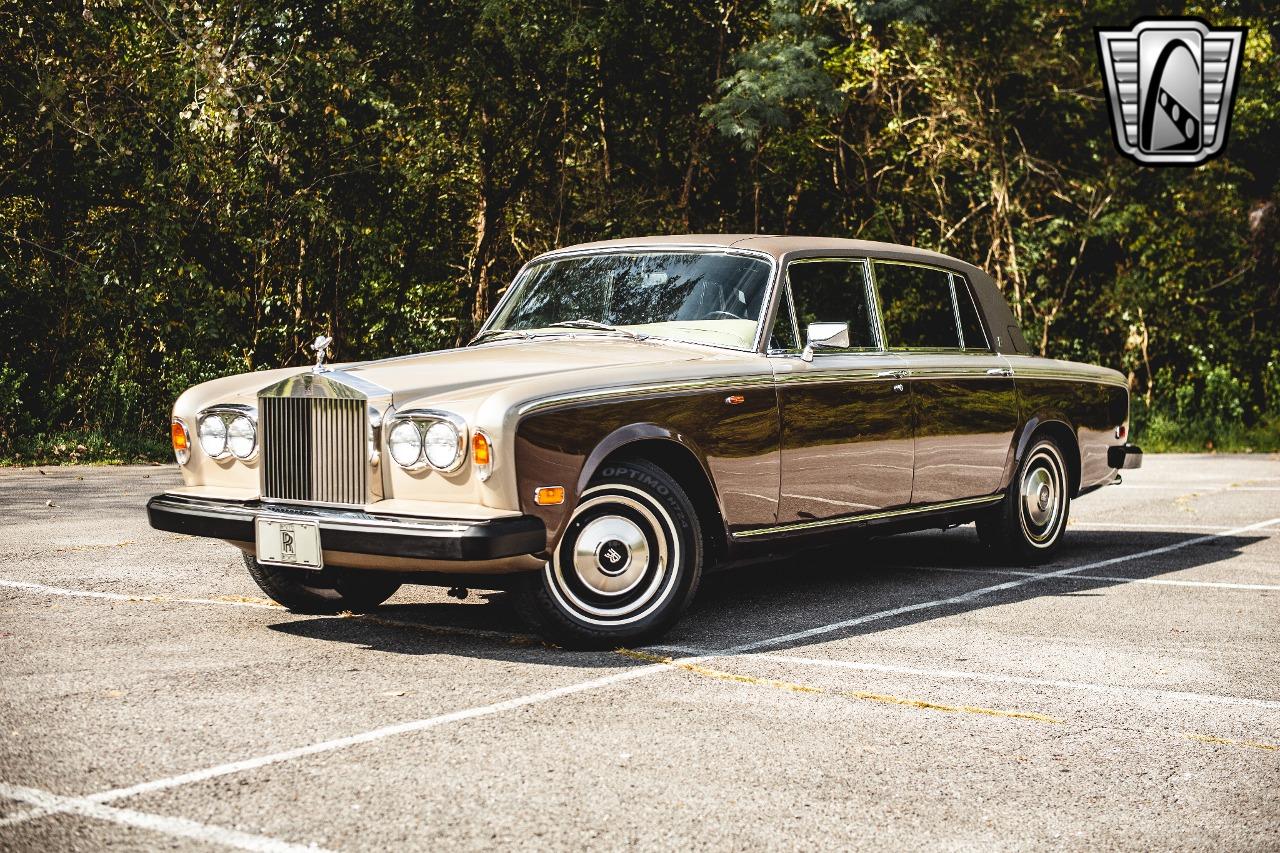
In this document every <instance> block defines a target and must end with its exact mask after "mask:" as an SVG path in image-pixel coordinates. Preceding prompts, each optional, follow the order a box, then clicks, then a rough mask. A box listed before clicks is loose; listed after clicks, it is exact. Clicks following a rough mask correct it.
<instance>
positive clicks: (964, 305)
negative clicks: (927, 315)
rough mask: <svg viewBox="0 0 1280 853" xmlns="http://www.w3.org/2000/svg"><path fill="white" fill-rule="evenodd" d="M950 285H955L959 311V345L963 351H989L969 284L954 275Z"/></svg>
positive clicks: (985, 334)
mask: <svg viewBox="0 0 1280 853" xmlns="http://www.w3.org/2000/svg"><path fill="white" fill-rule="evenodd" d="M951 283H952V284H954V285H955V288H956V307H957V308H958V309H960V334H961V335H963V336H964V340H963V341H961V342H960V343H961V344H962V345H963V346H964V348H965V349H979V350H988V349H990V348H991V347H990V346H988V345H987V333H986V332H984V331H983V330H982V321H981V320H980V319H978V307H977V305H976V304H975V303H974V301H973V291H972V290H970V289H969V283H968V282H966V281H965V280H964V278H963V277H961V276H958V275H955V274H954V273H953V274H952V276H951Z"/></svg>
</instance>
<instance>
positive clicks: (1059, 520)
mask: <svg viewBox="0 0 1280 853" xmlns="http://www.w3.org/2000/svg"><path fill="white" fill-rule="evenodd" d="M1070 482H1071V481H1070V479H1069V478H1068V476H1067V466H1066V463H1065V462H1064V460H1063V457H1062V450H1061V449H1060V448H1059V447H1058V445H1057V443H1056V442H1054V441H1053V439H1050V438H1042V439H1040V440H1039V441H1036V442H1035V443H1034V444H1033V445H1032V446H1031V449H1030V450H1028V451H1027V454H1026V456H1024V457H1023V460H1022V464H1021V465H1019V466H1018V473H1017V475H1016V476H1015V477H1014V479H1013V482H1012V483H1010V485H1009V490H1008V491H1007V492H1006V493H1005V496H1004V500H1002V501H1001V502H1000V503H999V504H998V505H997V506H995V507H993V508H992V509H990V510H988V511H987V512H986V513H984V514H983V515H981V516H979V517H978V536H979V538H980V539H981V540H982V541H983V543H985V544H986V545H987V546H988V547H990V548H991V549H992V550H994V551H995V552H996V553H997V554H999V555H1000V556H1002V557H1004V558H1006V559H1008V560H1011V561H1013V562H1015V563H1019V564H1023V563H1042V562H1045V561H1047V560H1049V559H1051V558H1052V556H1053V553H1054V552H1055V551H1056V550H1057V549H1058V546H1059V545H1060V544H1061V542H1062V532H1063V531H1064V530H1065V529H1066V527H1067V516H1068V515H1069V514H1070V512H1071V491H1070Z"/></svg>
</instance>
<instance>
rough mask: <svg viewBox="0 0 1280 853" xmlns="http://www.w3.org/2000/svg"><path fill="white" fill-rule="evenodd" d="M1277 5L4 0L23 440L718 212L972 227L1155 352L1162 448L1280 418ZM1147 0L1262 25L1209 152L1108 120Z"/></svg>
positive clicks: (408, 331) (85, 437) (1069, 327)
mask: <svg viewBox="0 0 1280 853" xmlns="http://www.w3.org/2000/svg"><path fill="white" fill-rule="evenodd" d="M1274 11H1275V10H1274V8H1270V13H1268V7H1267V4H1265V3H1257V4H1249V3H1242V4H1235V3H1224V4H1222V5H1221V6H1213V7H1197V6H1184V5H1181V4H1176V3H1175V4H1169V5H1161V6H1159V7H1158V8H1157V7H1152V6H1150V5H1139V4H1135V3H1129V2H1112V1H1111V0H1103V2H1091V3H1087V4H1078V3H1037V2H1032V0H979V2H976V3H970V2H958V0H956V1H955V2H926V1H925V0H806V2H803V3H802V2H800V1H799V0H718V2H714V3H701V2H699V3H684V2H675V0H611V2H603V0H596V2H582V0H562V2H552V0H442V2H405V0H398V1H397V0H347V2H340V3H306V4H299V3H290V2H263V3H255V4H221V3H212V2H197V1H196V0H141V2H123V0H102V2H84V3H65V2H62V3H49V4H44V3H19V4H17V5H5V6H2V7H0V65H2V68H0V103H2V104H3V109H2V110H0V293H2V294H3V299H2V301H0V340H3V341H4V345H3V346H4V354H3V360H2V361H0V457H9V458H13V456H14V455H15V454H21V456H22V457H23V458H27V459H30V458H31V456H32V454H38V455H44V456H48V455H51V454H53V455H57V454H59V453H61V454H62V455H63V456H64V457H69V456H71V455H73V454H74V455H78V456H86V455H88V456H93V455H107V456H110V455H112V454H116V455H119V454H120V453H126V454H127V453H130V452H134V451H135V450H136V449H137V448H138V447H139V446H140V442H139V437H140V436H144V437H154V440H153V442H152V443H154V442H155V441H163V437H164V433H165V424H166V420H167V411H168V407H169V405H170V404H171V401H172V399H173V397H174V396H176V394H177V393H179V392H180V391H181V390H182V389H183V388H184V387H186V386H188V385H190V384H191V383H194V382H197V381H200V380H202V379H205V378H208V377H212V376H215V375H218V374H223V373H227V372H231V371H242V370H248V369H256V368H263V367H275V366H279V365H283V364H288V363H300V362H301V361H303V360H304V352H303V345H304V343H305V342H306V341H307V340H309V339H310V338H311V337H313V336H314V335H315V334H316V332H317V331H318V330H321V329H325V330H329V331H330V332H331V333H332V334H333V335H334V336H335V337H336V339H337V343H336V352H337V356H338V357H339V358H340V359H350V358H356V357H366V356H378V355H387V354H392V353H404V352H409V351H418V350H425V349H432V348H438V347H442V346H449V345H452V344H454V343H455V342H457V341H464V340H466V339H467V338H468V336H469V335H470V334H471V333H472V331H473V330H474V329H475V327H476V324H477V323H478V322H480V320H482V319H483V317H484V316H485V315H486V314H487V312H488V311H489V310H490V309H491V308H492V306H493V304H494V302H495V300H496V298H497V296H498V295H500V292H501V289H502V288H503V287H504V286H505V284H506V282H508V281H509V280H510V278H511V275H512V273H513V272H514V271H515V270H516V269H517V268H518V266H519V265H520V263H521V262H522V261H523V260H524V259H526V258H528V257H529V256H531V255H532V254H534V253H535V252H538V251H541V250H544V249H547V248H550V247H553V246H558V245H563V244H566V243H571V242H577V241H582V240H588V239H596V238H604V237H613V236H626V235H635V234H642V233H660V232H686V231H693V232H698V231H715V232H721V231H724V232H774V233H778V232H782V233H807V234H821V235H833V236H859V237H864V238H874V239H885V240H891V241H896V242H903V243H913V244H916V245H920V246H926V247H931V248H937V249H940V250H942V251H945V252H948V253H951V254H954V255H958V256H960V257H964V258H967V259H971V260H974V261H975V262H977V263H979V264H982V265H984V266H985V267H986V268H987V269H989V270H990V271H991V273H992V274H993V275H994V276H995V277H996V279H997V281H998V282H999V283H1000V285H1001V287H1002V288H1003V289H1004V291H1005V293H1006V294H1007V295H1008V296H1009V298H1010V300H1011V302H1012V303H1013V305H1014V306H1015V310H1016V311H1017V313H1018V316H1019V317H1020V319H1021V321H1022V324H1023V327H1024V329H1025V331H1026V335H1027V338H1028V340H1029V341H1031V343H1032V345H1033V346H1035V347H1036V348H1037V349H1039V350H1041V351H1043V352H1045V353H1047V354H1049V355H1053V356H1061V357H1068V358H1078V359H1083V360H1088V361H1095V362H1098V363H1101V364H1106V365H1112V366H1116V367H1118V368H1121V369H1123V370H1125V371H1127V372H1128V373H1129V375H1130V376H1131V381H1132V386H1133V389H1134V398H1135V401H1136V412H1135V414H1136V416H1137V418H1138V420H1139V421H1140V423H1141V424H1144V425H1145V427H1144V428H1145V429H1146V431H1147V435H1148V437H1149V440H1150V441H1154V442H1156V445H1157V446H1169V445H1171V444H1176V443H1178V442H1186V441H1190V442H1192V443H1193V444H1195V445H1200V446H1202V445H1203V444H1204V443H1205V442H1207V441H1215V442H1218V443H1219V444H1222V443H1223V442H1224V441H1226V442H1231V443H1237V444H1238V443H1240V442H1242V441H1245V442H1248V443H1253V444H1255V445H1275V444H1276V443H1277V441H1278V440H1280V439H1277V437H1276V435H1277V428H1276V426H1275V425H1276V424H1277V423H1280V357H1278V355H1277V350H1280V330H1278V328H1277V319H1278V318H1280V206H1278V205H1277V201H1278V200H1280V157H1278V156H1277V153H1278V152H1280V148H1278V147H1277V143H1276V140H1277V139H1280V60H1278V53H1280V19H1278V18H1277V16H1276V15H1274V14H1273V13H1274ZM1151 13H1163V14H1199V15H1203V16H1204V17H1206V18H1208V19H1209V20H1210V21H1211V22H1212V23H1214V24H1219V25H1222V24H1229V23H1243V24H1245V25H1247V26H1248V27H1249V34H1248V39H1247V48H1246V56H1245V63H1244V72H1243V88H1242V91H1241V93H1240V96H1239V98H1238V101H1237V104H1236V110H1235V116H1234V120H1233V123H1232V131H1231V137H1230V142H1229V145H1228V148H1227V151H1226V153H1225V156H1223V157H1220V158H1219V159H1217V160H1214V161H1212V162H1211V163H1209V164H1207V165H1205V166H1202V167H1199V168H1196V169H1185V168H1150V167H1140V166H1137V165H1135V164H1133V163H1131V162H1129V161H1127V160H1126V159H1124V158H1123V157H1121V156H1120V155H1119V154H1118V153H1117V152H1116V151H1115V150H1114V147H1113V144H1112V141H1111V132H1110V130H1109V125H1108V117H1107V113H1106V105H1105V102H1104V99H1103V95H1102V85H1101V78H1100V74H1099V70H1098V67H1097V55H1096V52H1095V47H1094V41H1093V38H1094V36H1093V27H1094V26H1095V25H1102V24H1106V25H1116V24H1128V23H1129V22H1130V21H1131V20H1133V19H1134V18H1136V17H1138V16H1139V15H1141V14H1151ZM77 443H79V444H80V447H82V448H84V449H83V450H80V451H76V450H75V447H76V445H77ZM146 445H147V442H146V441H143V442H141V446H143V448H144V449H145V446H146ZM59 448H61V449H59Z"/></svg>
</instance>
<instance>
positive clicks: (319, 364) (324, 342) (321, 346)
mask: <svg viewBox="0 0 1280 853" xmlns="http://www.w3.org/2000/svg"><path fill="white" fill-rule="evenodd" d="M331 343H333V338H332V337H328V336H326V335H320V336H319V337H317V338H316V339H315V342H314V343H312V344H311V351H312V352H314V353H315V354H316V365H315V367H313V368H311V372H312V373H324V372H326V371H327V370H328V368H326V367H325V366H324V354H325V351H326V350H328V349H329V344H331Z"/></svg>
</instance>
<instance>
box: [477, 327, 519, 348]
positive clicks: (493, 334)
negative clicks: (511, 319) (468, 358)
mask: <svg viewBox="0 0 1280 853" xmlns="http://www.w3.org/2000/svg"><path fill="white" fill-rule="evenodd" d="M498 335H514V336H515V337H517V338H520V339H521V340H528V339H529V338H532V337H535V336H534V335H531V334H529V333H528V332H525V331H521V330H520V329H488V330H486V331H483V332H481V333H480V334H478V335H476V336H475V337H474V338H472V339H471V343H472V344H478V343H481V342H482V341H487V340H489V339H491V338H492V339H494V340H497V337H498ZM470 345H471V344H468V346H470Z"/></svg>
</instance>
